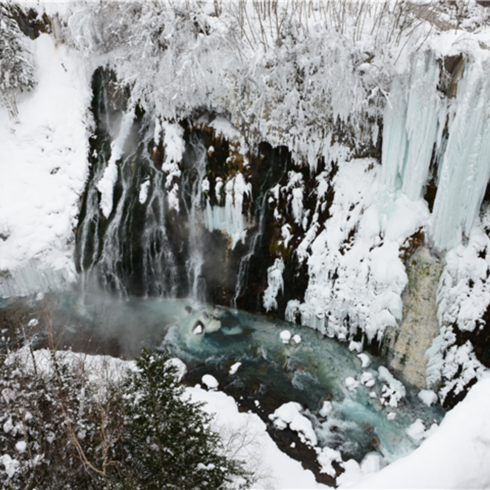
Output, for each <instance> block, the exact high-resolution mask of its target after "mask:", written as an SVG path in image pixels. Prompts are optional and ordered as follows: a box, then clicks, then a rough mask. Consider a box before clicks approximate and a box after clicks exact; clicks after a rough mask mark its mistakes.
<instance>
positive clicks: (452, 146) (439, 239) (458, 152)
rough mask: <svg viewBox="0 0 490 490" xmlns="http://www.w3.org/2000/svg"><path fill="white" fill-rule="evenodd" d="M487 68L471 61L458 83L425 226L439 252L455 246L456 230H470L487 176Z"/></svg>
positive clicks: (489, 150)
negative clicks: (430, 216) (427, 223)
mask: <svg viewBox="0 0 490 490" xmlns="http://www.w3.org/2000/svg"><path fill="white" fill-rule="evenodd" d="M489 68H490V67H489V66H488V63H486V64H485V63H480V62H478V61H475V62H473V63H471V64H470V65H469V66H467V68H466V70H465V74H464V76H463V79H462V80H461V81H460V82H459V84H458V95H457V98H456V102H455V105H454V118H453V120H452V121H451V123H450V124H449V137H448V141H447V146H446V151H445V153H444V157H443V159H442V162H441V164H440V167H439V172H438V175H439V176H438V188H437V195H436V200H435V203H434V211H433V214H432V218H431V226H430V232H431V237H432V240H433V242H434V245H435V247H436V248H439V249H441V250H442V249H449V248H452V247H453V246H455V245H457V244H458V242H459V241H460V238H461V232H463V233H465V234H466V235H467V236H468V235H469V234H470V231H471V228H472V226H473V224H474V221H475V218H476V217H477V215H478V213H479V210H480V206H481V202H482V200H483V196H484V194H485V189H486V187H487V183H488V180H489V177H490V77H489V76H488V72H489Z"/></svg>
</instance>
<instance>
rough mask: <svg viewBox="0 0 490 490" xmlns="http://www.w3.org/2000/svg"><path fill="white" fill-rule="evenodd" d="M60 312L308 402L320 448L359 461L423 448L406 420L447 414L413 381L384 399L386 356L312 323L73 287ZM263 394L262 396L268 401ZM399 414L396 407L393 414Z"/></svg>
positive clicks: (72, 324)
mask: <svg viewBox="0 0 490 490" xmlns="http://www.w3.org/2000/svg"><path fill="white" fill-rule="evenodd" d="M56 311H57V313H56V315H57V317H58V320H57V321H58V323H63V324H64V325H65V328H69V329H71V330H72V331H77V330H78V331H83V332H85V334H86V333H87V332H89V333H91V334H93V335H95V336H99V337H104V336H105V337H106V338H108V339H116V340H117V342H118V344H119V346H120V348H121V352H122V353H123V354H125V355H126V356H132V355H137V354H138V352H139V351H140V349H141V348H142V347H150V348H155V349H157V350H160V351H165V352H168V353H169V354H171V355H172V356H176V357H179V358H180V359H182V360H183V361H185V362H186V363H187V364H188V367H189V369H190V370H198V371H199V372H201V373H204V372H206V373H209V374H213V375H214V376H215V377H216V378H217V379H218V380H219V381H220V385H221V386H222V387H225V385H230V386H231V385H233V384H234V385H238V386H239V387H240V390H241V392H242V393H243V394H244V395H249V394H250V393H251V392H253V391H254V390H255V391H257V386H258V387H259V389H258V391H260V390H262V392H263V393H264V392H265V393H266V395H264V396H265V397H267V396H269V395H270V396H276V397H278V398H280V399H281V400H282V401H283V402H284V401H297V402H299V403H301V404H302V405H303V407H304V408H305V415H306V416H307V417H308V418H309V419H310V420H311V422H312V424H313V427H314V429H315V432H316V434H317V438H318V441H319V444H320V446H325V445H328V446H329V447H333V448H335V449H340V450H341V451H342V452H343V453H344V454H345V455H347V456H348V457H354V458H356V459H358V460H360V459H362V457H363V456H364V455H365V454H366V453H367V452H369V451H372V450H377V451H379V452H380V453H381V454H382V455H383V456H384V457H385V458H386V459H388V460H389V461H391V460H394V459H396V458H398V457H400V456H403V455H404V454H406V453H408V452H410V451H412V450H413V449H414V448H415V447H416V444H415V443H414V442H413V441H412V440H411V439H410V437H409V436H408V435H407V433H406V428H407V427H409V426H410V425H411V424H412V423H413V422H414V421H415V420H416V419H417V418H420V419H422V421H423V422H424V424H425V426H426V427H427V428H428V427H430V425H431V424H432V423H434V422H436V423H439V422H440V420H441V419H442V417H443V416H444V411H443V410H442V409H441V408H440V407H437V408H429V407H426V406H425V405H423V404H422V403H421V402H420V401H419V400H418V398H417V397H416V394H417V390H416V389H415V388H413V387H411V386H410V385H408V384H407V383H404V384H405V388H406V391H407V394H406V396H405V397H404V398H403V399H402V400H401V401H400V402H399V406H398V407H397V408H394V407H387V406H383V404H382V402H381V401H380V394H381V391H382V388H383V383H382V381H381V380H379V379H378V374H377V373H378V371H377V369H378V367H379V366H380V365H381V364H380V361H379V360H377V359H375V358H373V357H372V356H370V358H371V364H370V365H369V367H367V368H366V369H362V367H361V362H360V360H359V359H358V357H357V353H356V352H350V351H349V349H348V348H347V346H346V345H344V344H341V343H339V342H338V341H336V340H333V339H329V338H326V337H324V336H323V335H321V334H320V333H319V332H317V331H315V330H312V329H309V328H307V327H301V326H298V325H295V324H291V323H288V322H284V321H279V320H271V319H268V318H265V317H263V316H259V315H252V314H249V313H245V312H243V311H238V310H233V309H230V308H223V307H213V306H210V305H205V304H198V303H195V302H192V301H191V300H175V299H172V300H171V299H131V300H129V301H124V302H123V301H120V300H118V299H115V298H112V297H108V296H106V295H103V294H94V295H92V296H88V295H85V296H84V297H83V299H82V297H81V296H78V295H76V294H74V293H72V294H66V295H63V296H61V297H60V298H59V299H58V302H57V307H56ZM284 330H288V331H289V332H290V334H291V336H294V335H296V334H298V335H300V337H301V342H300V343H298V344H293V343H287V344H285V343H283V342H282V341H281V338H280V334H281V332H283V331H284ZM201 331H202V333H201V334H199V333H200V332H201ZM238 361H240V362H241V363H242V365H241V366H240V368H239V369H238V371H237V373H236V374H235V375H233V376H232V375H229V374H228V373H229V369H230V366H231V365H232V364H234V363H235V362H238ZM363 372H370V373H371V374H372V375H373V377H374V379H375V385H374V386H373V387H370V388H366V387H365V386H363V385H362V384H359V386H358V387H357V388H356V389H355V390H353V391H349V389H347V387H346V384H345V380H346V378H349V377H351V378H355V379H357V380H359V379H360V376H361V374H362V373H363ZM370 393H371V395H370ZM373 394H376V398H373ZM264 396H263V397H262V398H261V402H262V403H264V400H265V401H267V400H266V399H265V398H264ZM258 398H259V396H258ZM327 400H328V401H331V403H332V411H331V412H330V413H329V414H328V416H326V417H323V416H321V415H320V413H319V412H320V409H321V407H322V405H323V402H324V401H327ZM272 405H273V403H272ZM273 408H277V407H273ZM390 413H391V414H395V419H394V420H389V419H388V414H390ZM392 416H393V415H391V417H392Z"/></svg>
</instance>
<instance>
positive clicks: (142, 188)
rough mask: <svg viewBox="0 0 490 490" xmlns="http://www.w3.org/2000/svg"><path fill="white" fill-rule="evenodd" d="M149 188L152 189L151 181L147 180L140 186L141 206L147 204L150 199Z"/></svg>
mask: <svg viewBox="0 0 490 490" xmlns="http://www.w3.org/2000/svg"><path fill="white" fill-rule="evenodd" d="M148 187H150V179H148V180H145V181H144V182H143V183H142V184H141V186H140V193H139V196H138V200H139V202H140V204H145V202H146V200H147V198H148Z"/></svg>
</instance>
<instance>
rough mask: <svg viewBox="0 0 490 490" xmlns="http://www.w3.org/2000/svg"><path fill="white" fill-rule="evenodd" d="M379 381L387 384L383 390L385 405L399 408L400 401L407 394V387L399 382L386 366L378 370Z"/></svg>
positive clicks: (382, 395)
mask: <svg viewBox="0 0 490 490" xmlns="http://www.w3.org/2000/svg"><path fill="white" fill-rule="evenodd" d="M378 374H379V379H380V380H381V381H384V382H385V383H386V384H384V385H383V388H382V394H381V397H382V401H383V403H384V404H385V405H389V406H391V407H397V406H398V403H399V402H400V400H401V399H402V398H403V397H404V396H405V395H406V394H407V392H406V390H405V386H403V383H402V382H401V381H398V380H397V379H395V378H394V377H393V375H392V374H391V373H390V372H389V371H388V369H386V368H385V367H384V366H380V367H379V368H378Z"/></svg>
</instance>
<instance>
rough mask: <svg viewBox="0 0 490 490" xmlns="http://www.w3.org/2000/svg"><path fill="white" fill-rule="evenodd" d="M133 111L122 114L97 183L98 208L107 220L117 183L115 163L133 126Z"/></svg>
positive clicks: (120, 155)
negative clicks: (108, 157) (98, 192)
mask: <svg viewBox="0 0 490 490" xmlns="http://www.w3.org/2000/svg"><path fill="white" fill-rule="evenodd" d="M133 120H134V111H133V110H130V111H129V112H127V113H126V114H124V116H123V118H122V121H121V125H120V127H119V133H118V135H117V136H116V138H115V139H114V140H113V142H112V143H111V157H110V159H109V162H108V164H107V167H106V168H105V170H104V174H103V175H102V178H101V179H100V180H99V182H98V183H97V189H98V190H99V191H100V194H101V199H100V208H101V210H102V214H103V215H104V216H105V217H106V218H108V217H109V216H110V214H111V212H112V206H113V201H112V196H113V192H114V186H115V185H116V182H117V175H118V172H117V162H118V160H120V159H121V157H122V156H123V152H124V145H125V143H126V140H127V139H128V137H129V135H130V133H131V128H132V126H133Z"/></svg>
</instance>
